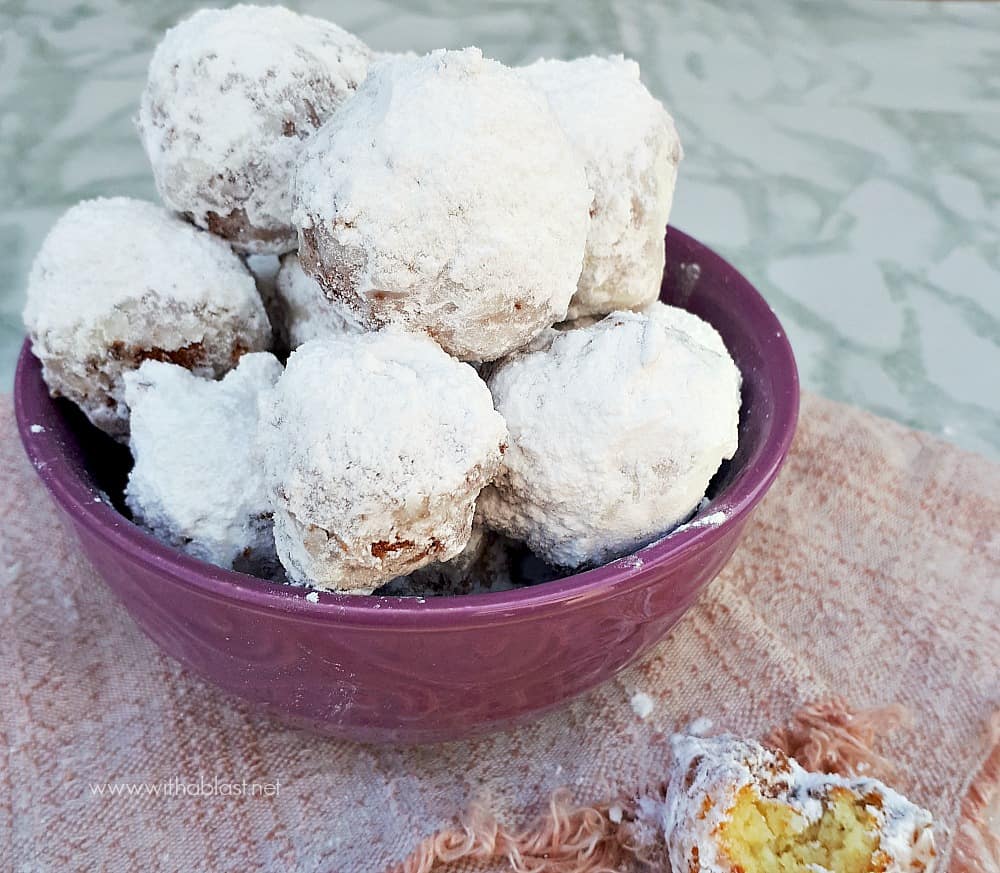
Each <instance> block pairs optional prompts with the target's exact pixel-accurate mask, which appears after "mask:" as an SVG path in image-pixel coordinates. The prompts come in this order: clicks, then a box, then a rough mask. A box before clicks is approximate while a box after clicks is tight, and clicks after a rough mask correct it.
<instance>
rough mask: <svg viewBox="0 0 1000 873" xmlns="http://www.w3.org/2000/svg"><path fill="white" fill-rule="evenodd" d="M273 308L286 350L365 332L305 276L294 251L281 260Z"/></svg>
mask: <svg viewBox="0 0 1000 873" xmlns="http://www.w3.org/2000/svg"><path fill="white" fill-rule="evenodd" d="M275 311H276V317H277V318H278V319H279V320H280V323H281V324H282V326H283V335H284V336H285V338H286V341H287V343H288V348H289V349H295V348H297V347H298V346H300V345H302V343H304V342H308V341H309V340H311V339H322V338H323V337H328V336H336V335H337V334H341V333H362V332H364V327H363V326H362V325H361V323H360V322H359V321H358V319H357V317H356V316H355V314H354V313H353V312H352V311H351V310H350V309H348V308H347V307H346V306H345V305H344V304H343V303H342V302H341V301H339V300H331V299H330V298H329V297H327V296H326V294H324V293H323V289H322V288H321V287H320V285H319V283H318V282H317V281H316V280H315V279H313V278H312V276H307V275H306V273H305V272H304V271H303V269H302V265H301V263H299V257H298V255H296V254H295V253H294V252H290V253H289V254H287V255H285V256H284V257H283V258H282V259H281V269H280V270H279V271H278V279H277V282H276V285H275Z"/></svg>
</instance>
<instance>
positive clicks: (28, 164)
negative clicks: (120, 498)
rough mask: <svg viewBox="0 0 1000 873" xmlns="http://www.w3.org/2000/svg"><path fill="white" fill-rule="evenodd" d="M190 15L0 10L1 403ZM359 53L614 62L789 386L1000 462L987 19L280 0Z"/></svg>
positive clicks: (60, 5)
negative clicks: (632, 62) (358, 46)
mask: <svg viewBox="0 0 1000 873" xmlns="http://www.w3.org/2000/svg"><path fill="white" fill-rule="evenodd" d="M198 5H206V4H200V3H196V2H189V0H161V2H158V3H155V4H152V3H149V4H139V3H132V2H124V0H89V2H87V0H84V2H79V0H72V2H71V0H66V2H59V0H50V2H46V3H44V4H41V3H28V2H27V0H20V2H18V0H14V2H8V3H6V4H4V5H2V6H0V247H2V249H3V251H4V257H3V259H2V260H0V386H2V387H3V388H5V389H6V387H7V386H9V384H10V379H11V373H12V371H13V364H14V360H15V356H16V354H17V350H18V347H19V346H20V343H21V339H22V335H23V329H22V326H21V316H20V313H21V308H22V306H23V298H24V287H25V277H26V275H27V271H28V268H29V266H30V263H31V259H32V257H33V256H34V253H35V251H36V250H37V248H38V246H39V244H40V241H41V239H42V237H43V235H44V234H45V232H46V230H47V229H48V227H49V226H50V225H51V224H52V222H53V221H54V220H55V218H56V217H57V216H58V214H59V213H60V212H61V211H62V210H63V209H65V208H66V207H67V206H69V205H70V204H72V203H73V202H75V201H77V200H79V199H81V198H85V197H93V196H96V195H101V194H129V195H135V196H140V197H153V196H154V192H153V185H152V181H151V179H150V175H149V172H148V169H147V166H146V161H145V157H144V155H143V153H142V150H141V148H140V146H139V143H138V140H137V138H136V136H135V133H134V130H133V127H132V122H131V118H132V115H133V113H134V111H135V107H136V103H137V100H138V95H139V92H140V90H141V88H142V83H143V81H144V78H145V70H146V64H147V62H148V59H149V55H150V53H151V52H152V49H153V47H154V45H155V44H156V41H157V39H158V38H159V35H160V33H161V32H162V31H163V30H164V29H165V28H166V27H167V26H169V25H170V24H171V23H173V22H174V21H176V20H178V19H179V18H180V17H182V16H183V15H184V14H185V13H186V12H188V11H189V10H190V9H192V8H194V7H196V6H198ZM288 5H290V6H292V7H294V8H299V9H302V10H303V11H308V12H312V13H314V14H317V15H323V16H326V17H329V18H332V19H334V20H335V21H337V22H338V23H339V24H341V25H342V26H344V27H346V28H348V29H350V30H354V31H356V32H357V33H358V34H359V35H360V36H362V37H363V38H364V39H365V40H367V41H368V42H369V43H370V44H371V45H372V46H373V47H375V48H379V49H386V50H397V49H408V48H412V49H417V50H427V49H431V48H437V47H440V46H450V47H456V46H462V45H470V44H476V45H480V46H482V48H483V49H484V51H485V52H486V53H487V54H488V55H491V56H493V57H496V58H498V59H500V60H502V61H505V62H507V63H511V64H519V63H522V62H527V61H529V60H532V59H534V58H535V57H538V56H540V55H544V56H549V57H572V56H575V55H580V54H589V53H611V52H624V53H625V54H627V55H629V56H631V57H634V58H635V59H637V60H638V61H639V63H640V64H641V66H642V70H643V77H644V80H645V81H646V83H647V85H648V86H649V88H650V89H651V90H652V91H653V92H654V93H655V94H656V95H657V96H659V97H661V98H662V99H663V100H664V102H665V103H666V104H667V106H668V108H669V109H670V111H671V112H672V113H673V114H674V117H675V118H676V120H677V124H678V128H679V130H680V132H681V137H682V139H683V142H684V147H685V151H686V158H685V160H684V162H683V164H682V166H681V174H680V182H679V184H678V190H677V198H676V204H675V207H674V213H673V217H672V221H673V223H675V224H676V225H677V226H679V227H681V228H683V229H684V230H686V231H688V232H689V233H692V234H694V235H695V236H697V237H699V238H700V239H702V240H703V241H705V242H706V243H708V244H709V245H711V246H713V247H715V248H717V249H718V250H719V251H720V252H721V253H722V254H724V255H725V256H726V257H727V258H729V259H730V260H731V261H732V262H733V263H734V264H735V265H736V266H737V267H738V268H739V269H740V270H742V271H743V272H744V273H745V274H746V275H747V276H748V277H749V278H750V280H751V281H752V282H754V283H755V284H756V285H757V286H758V287H759V288H760V289H761V290H762V291H763V292H764V293H765V295H766V296H767V298H768V300H769V301H770V303H771V305H772V306H773V307H774V309H775V310H776V311H777V313H778V315H779V316H780V317H781V319H782V321H783V322H784V324H785V327H786V329H787V331H788V334H789V336H790V337H791V340H792V343H793V345H794V348H795V352H796V354H797V357H798V362H799V368H800V371H801V375H802V380H803V383H804V385H805V386H806V387H807V388H810V389H812V390H815V391H818V392H820V393H822V394H825V395H827V396H829V397H833V398H836V399H838V400H845V401H849V402H851V403H855V404H858V405H860V406H863V407H866V408H868V409H871V410H873V411H875V412H877V413H880V414H882V415H886V416H889V417H891V418H895V419H897V420H899V421H902V422H904V423H906V424H909V425H912V426H916V427H920V428H924V429H926V430H929V431H933V432H935V433H938V434H941V435H943V436H944V437H946V438H947V439H949V440H952V441H954V442H956V443H958V444H960V445H962V446H965V447H967V448H970V449H973V450H976V451H979V452H983V453H985V454H987V455H990V456H992V457H1000V233H998V231H1000V4H991V3H965V2H961V3H950V2H920V0H857V2H840V3H836V4H827V3H819V2H810V3H795V4H778V3H770V4H757V8H755V9H753V10H749V9H747V8H746V6H745V5H743V4H739V5H738V4H736V3H726V2H722V0H715V2H699V3H686V2H683V0H670V2H662V0H658V2H652V0H650V2H640V0H608V2H599V0H589V2H579V3H577V2H571V0H559V2H531V0H505V2H499V0H491V2H479V3H467V2H461V0H400V2H386V0H373V2H372V0H370V2H364V3H358V2H354V0H343V2H318V0H316V2H302V3H299V2H289V3H288Z"/></svg>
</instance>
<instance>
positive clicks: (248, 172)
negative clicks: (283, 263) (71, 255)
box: [138, 6, 371, 253]
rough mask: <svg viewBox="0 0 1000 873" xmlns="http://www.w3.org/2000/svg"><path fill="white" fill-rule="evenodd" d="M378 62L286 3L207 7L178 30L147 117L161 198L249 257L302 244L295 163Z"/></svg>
mask: <svg viewBox="0 0 1000 873" xmlns="http://www.w3.org/2000/svg"><path fill="white" fill-rule="evenodd" d="M370 57H371V52H370V51H369V49H368V48H367V46H365V45H364V43H362V42H361V41H360V40H359V39H357V38H356V37H354V36H352V35H351V34H349V33H347V31H345V30H342V29H341V28H339V27H337V26H336V25H335V24H332V23H330V22H327V21H322V20H320V19H318V18H311V17H309V16H304V15H298V14H296V13H294V12H291V11H290V10H288V9H285V8H283V7H281V6H234V7H232V8H231V9H223V10H217V9H203V10H201V11H199V12H196V13H195V14H194V15H192V16H191V17H190V18H187V19H185V20H184V21H182V22H181V23H180V24H178V25H177V26H176V27H173V28H171V29H170V30H168V31H167V33H166V35H165V36H164V38H163V40H162V41H161V42H160V44H159V46H158V47H157V49H156V52H155V53H154V55H153V59H152V61H151V63H150V66H149V77H148V79H147V82H146V89H145V91H144V92H143V95H142V103H141V105H140V109H139V117H138V127H139V133H140V136H141V138H142V142H143V145H144V146H145V149H146V153H147V154H148V156H149V160H150V163H151V164H152V168H153V176H154V178H155V180H156V187H157V190H158V191H159V193H160V197H161V198H162V199H163V202H164V203H165V204H166V205H167V206H169V207H170V208H171V209H175V210H177V211H178V212H181V213H184V214H185V215H186V216H187V217H188V218H190V220H191V221H193V222H194V223H195V224H197V225H198V226H199V227H203V228H207V229H208V230H211V231H212V232H213V233H216V234H219V235H220V236H223V237H225V238H226V239H228V240H229V241H230V242H231V243H232V244H233V245H234V246H235V247H236V248H237V249H239V250H240V251H244V252H257V253H267V252H270V253H281V252H286V251H290V250H291V249H293V248H295V231H294V230H293V229H292V226H291V204H290V200H289V194H288V184H289V177H290V175H291V168H292V164H293V162H294V160H295V157H296V155H297V154H298V152H299V149H300V148H301V146H302V141H303V140H304V139H305V138H306V137H308V136H310V135H311V134H312V133H313V132H314V131H315V130H316V129H317V128H318V127H320V125H322V124H323V123H324V122H325V121H326V120H327V119H328V118H330V116H331V115H332V114H333V113H334V111H335V110H336V109H337V107H338V106H340V104H341V103H343V102H344V100H346V99H347V97H349V96H350V95H351V94H353V93H354V90H355V89H356V88H357V86H358V84H359V83H360V82H361V81H362V80H363V79H364V77H365V73H366V71H367V69H368V63H369V60H370Z"/></svg>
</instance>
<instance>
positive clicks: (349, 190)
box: [293, 49, 591, 361]
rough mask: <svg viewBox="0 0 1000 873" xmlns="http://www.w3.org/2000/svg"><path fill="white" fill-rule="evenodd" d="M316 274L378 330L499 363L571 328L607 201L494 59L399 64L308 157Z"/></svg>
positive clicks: (311, 260) (446, 56)
mask: <svg viewBox="0 0 1000 873" xmlns="http://www.w3.org/2000/svg"><path fill="white" fill-rule="evenodd" d="M293 193H294V200H295V211H294V220H295V222H296V224H297V225H298V227H299V228H300V250H299V257H300V258H301V260H302V266H303V268H304V269H305V270H306V272H308V273H309V274H310V275H313V276H315V277H316V278H317V279H318V280H319V281H320V283H321V284H322V285H323V286H324V288H325V289H326V291H327V292H328V293H330V294H332V295H334V296H336V297H339V298H341V299H343V300H344V301H345V302H346V303H347V304H348V305H349V306H350V307H351V308H352V309H354V310H356V311H357V312H358V313H359V314H360V316H361V317H362V319H363V320H364V321H366V322H367V323H370V324H373V325H377V324H385V323H395V324H399V325H402V326H404V327H406V328H407V329H410V330H414V331H424V332H426V333H428V334H430V335H431V336H433V337H434V339H435V340H437V341H438V342H439V343H440V344H441V346H442V347H443V348H444V349H445V350H446V351H448V352H449V353H451V354H453V355H455V356H456V357H458V358H461V359H463V360H471V361H482V360H493V359H495V358H498V357H500V356H501V355H503V354H506V353H508V352H510V351H512V350H514V349H517V348H520V347H521V346H523V345H524V344H525V343H526V342H527V341H528V340H530V339H531V338H532V337H533V336H535V335H536V334H538V333H539V332H540V331H541V330H543V329H545V328H547V327H549V326H550V325H551V324H553V323H554V322H556V321H559V320H561V319H562V318H564V317H565V314H566V307H567V306H568V305H569V301H570V298H571V297H572V295H573V292H574V290H575V288H576V283H577V279H578V278H579V275H580V270H581V265H582V262H583V252H584V245H585V241H586V235H587V225H588V223H589V218H588V207H589V203H590V199H591V192H590V189H589V187H588V185H587V180H586V174H585V172H584V169H583V164H582V162H581V161H580V159H579V158H578V157H577V155H576V154H575V152H574V151H573V148H572V146H571V145H570V143H569V141H568V140H567V138H566V135H565V134H564V133H563V132H562V130H561V128H560V127H559V125H558V123H557V122H556V119H555V116H554V115H553V113H552V110H551V108H550V107H549V105H548V102H547V101H546V100H545V98H544V97H543V96H542V95H541V94H540V93H538V92H537V91H536V90H535V89H534V88H532V87H531V86H530V85H528V83H527V82H526V81H525V80H524V79H523V77H521V76H519V75H517V74H516V73H514V72H513V71H511V70H509V69H507V68H506V67H504V66H503V65H502V64H499V63H497V62H496V61H491V60H487V59H485V58H483V56H482V53H481V52H480V51H479V50H478V49H465V50H464V51H459V52H452V51H437V52H432V53H431V54H429V55H426V56H424V57H421V58H407V57H395V58H389V59H385V60H381V61H378V62H376V63H375V64H373V65H372V68H371V70H370V72H369V75H368V78H367V79H366V80H365V82H364V84H363V85H362V87H361V88H360V89H359V90H358V94H357V98H356V99H353V100H351V101H349V102H348V103H347V104H345V105H344V106H343V108H342V109H341V110H340V111H339V112H337V114H336V115H335V116H334V117H333V119H332V120H331V121H330V122H329V123H328V124H326V125H325V126H324V127H323V129H322V130H320V131H319V132H318V133H317V134H316V136H315V137H313V138H312V139H311V140H310V141H309V142H308V143H307V144H306V146H305V148H304V149H303V151H302V155H301V159H300V161H299V165H298V167H297V169H296V172H295V179H294V183H293Z"/></svg>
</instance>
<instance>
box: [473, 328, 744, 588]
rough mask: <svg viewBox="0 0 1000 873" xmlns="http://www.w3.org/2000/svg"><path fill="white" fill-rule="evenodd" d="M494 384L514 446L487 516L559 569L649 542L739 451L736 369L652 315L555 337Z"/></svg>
mask: <svg viewBox="0 0 1000 873" xmlns="http://www.w3.org/2000/svg"><path fill="white" fill-rule="evenodd" d="M489 385H490V389H491V390H492V391H493V396H494V401H495V403H496V406H497V409H498V410H499V412H500V413H501V414H502V415H503V416H504V418H505V419H506V420H507V423H508V427H509V428H510V433H511V445H510V448H509V449H508V451H507V453H506V455H505V457H504V467H503V469H502V470H501V473H500V475H499V476H498V477H497V479H496V481H495V482H494V484H493V485H491V486H490V487H488V488H487V489H486V490H485V491H484V492H483V494H482V496H481V498H480V503H479V507H480V512H481V513H482V516H483V519H484V520H485V521H486V523H487V524H489V525H490V526H492V527H494V528H495V529H497V530H500V531H503V532H504V533H506V534H507V535H508V536H512V537H514V538H521V539H524V540H525V541H526V542H527V543H528V545H529V547H530V548H531V549H532V550H533V551H534V552H536V553H537V554H539V555H540V556H541V557H543V558H544V559H545V560H547V561H549V562H550V563H553V564H555V565H559V566H564V567H571V568H573V567H580V566H582V565H590V564H597V563H603V562H605V561H607V560H608V559H610V558H613V557H616V556H618V555H621V554H623V553H628V552H631V551H634V550H635V549H636V548H639V547H641V546H643V545H645V544H647V543H649V542H650V541H652V540H653V539H655V538H656V537H657V536H658V535H660V534H662V532H663V530H664V529H666V528H669V527H671V526H672V525H674V524H676V523H677V522H678V521H679V520H680V519H682V518H685V517H686V516H687V515H688V514H689V513H690V512H691V511H692V510H693V509H694V508H695V506H696V505H697V504H698V502H699V501H700V500H701V498H702V496H703V495H704V493H705V489H706V487H707V486H708V483H709V480H710V479H711V477H712V475H713V474H714V473H715V471H716V470H717V469H718V467H719V464H720V463H721V461H722V460H723V459H725V458H729V457H732V455H733V453H734V452H735V450H736V445H737V424H738V418H739V408H740V375H739V371H738V370H737V368H736V365H735V364H734V363H733V361H732V359H731V358H730V357H729V356H728V355H725V356H723V355H721V354H718V353H717V352H716V351H714V350H712V349H710V348H707V347H706V346H705V345H703V344H702V343H701V342H699V341H698V340H697V339H695V338H693V337H692V335H691V334H690V332H688V331H686V330H681V329H677V328H675V327H670V326H667V325H666V324H665V323H664V321H663V320H662V319H660V318H656V317H652V316H650V315H649V314H646V313H634V312H624V313H622V312H619V313H614V314H612V315H610V316H608V317H607V318H605V319H604V320H602V321H600V322H598V323H596V324H593V325H591V326H589V327H583V328H579V329H575V330H570V331H566V332H558V331H550V332H549V333H548V334H546V336H545V337H544V338H543V340H542V341H540V342H539V344H538V345H537V347H536V348H535V349H534V350H531V351H527V352H524V353H519V354H516V355H513V356H511V357H510V358H508V359H506V360H504V361H502V362H500V363H499V364H497V365H496V367H495V368H494V370H493V372H492V373H491V375H490V376H489Z"/></svg>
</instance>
